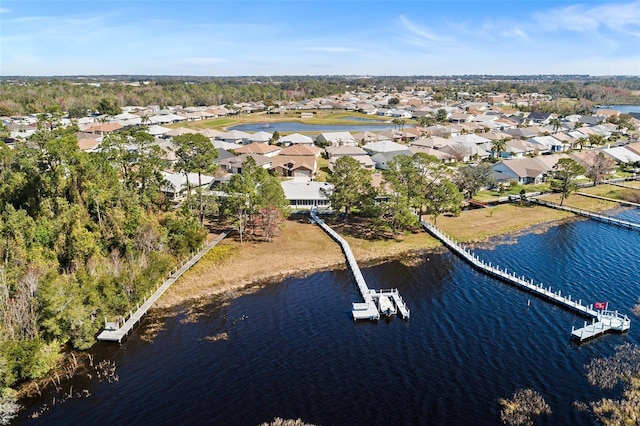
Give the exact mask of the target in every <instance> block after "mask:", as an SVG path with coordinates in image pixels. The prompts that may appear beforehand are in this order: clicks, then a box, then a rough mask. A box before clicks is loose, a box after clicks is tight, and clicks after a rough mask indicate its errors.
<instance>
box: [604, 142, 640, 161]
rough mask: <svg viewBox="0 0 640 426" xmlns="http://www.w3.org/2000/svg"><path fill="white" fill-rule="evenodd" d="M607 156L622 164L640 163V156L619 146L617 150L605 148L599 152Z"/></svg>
mask: <svg viewBox="0 0 640 426" xmlns="http://www.w3.org/2000/svg"><path fill="white" fill-rule="evenodd" d="M599 151H600V152H602V153H603V154H604V155H605V156H607V157H609V158H611V159H612V160H614V161H615V162H617V163H620V164H634V163H640V155H639V154H637V153H636V152H634V151H632V150H630V149H627V147H626V146H618V147H615V148H603V149H600V150H599Z"/></svg>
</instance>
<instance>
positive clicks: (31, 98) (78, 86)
mask: <svg viewBox="0 0 640 426" xmlns="http://www.w3.org/2000/svg"><path fill="white" fill-rule="evenodd" d="M639 89H640V78H632V77H628V78H622V77H619V78H606V79H604V78H595V77H589V76H521V77H518V76H494V77H491V76H461V77H451V76H440V77H438V76H422V77H421V76H412V77H402V76H398V77H394V76H385V77H356V76H281V77H275V76H271V77H191V76H180V77H166V76H165V77H162V76H104V77H100V76H94V77H67V78H63V77H57V78H53V77H52V78H42V77H41V78H35V77H33V78H28V77H3V78H2V91H0V116H3V115H4V116H11V115H21V114H33V113H43V112H45V111H46V109H47V108H48V107H51V106H53V105H57V106H58V107H59V108H61V109H62V110H63V111H66V112H68V113H69V114H70V115H71V116H72V117H81V116H84V115H86V114H87V113H88V112H94V111H97V112H100V113H108V114H111V115H113V113H114V112H117V109H118V108H119V107H122V106H126V105H132V106H147V105H160V106H161V107H166V106H175V105H182V106H204V105H232V104H234V103H239V102H251V101H254V102H258V101H262V102H264V103H265V105H267V106H271V105H277V104H279V103H284V102H289V101H295V100H302V99H309V98H314V97H324V96H329V95H337V94H342V93H345V92H346V91H347V90H349V91H360V90H368V91H376V92H378V91H382V92H386V93H389V94H395V93H398V92H402V91H404V90H425V91H428V92H431V93H433V95H434V99H437V100H444V99H450V100H455V99H457V96H458V93H464V92H470V93H473V94H474V95H475V94H480V95H482V94H488V93H493V92H503V93H508V94H514V95H517V94H524V93H534V92H535V93H541V94H546V95H551V96H553V97H554V98H556V99H557V98H572V99H576V100H577V101H586V102H587V103H586V104H582V106H584V105H587V107H590V106H592V105H593V104H600V103H609V104H611V103H621V104H638V103H640V96H638V95H637V90H639ZM634 91H635V92H634ZM589 103H591V104H589ZM105 106H107V108H105ZM582 109H583V110H586V109H587V108H582Z"/></svg>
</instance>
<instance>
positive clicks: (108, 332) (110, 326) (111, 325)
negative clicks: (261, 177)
mask: <svg viewBox="0 0 640 426" xmlns="http://www.w3.org/2000/svg"><path fill="white" fill-rule="evenodd" d="M229 232H230V230H227V231H224V232H222V233H221V234H220V235H218V237H217V238H216V239H215V240H213V241H211V242H210V243H209V244H207V245H205V246H204V247H203V249H202V250H200V251H199V252H198V253H196V254H195V255H194V256H193V257H191V258H190V259H188V260H187V261H185V262H184V263H183V264H182V265H181V266H180V267H179V268H177V269H175V270H173V271H172V272H171V273H170V274H169V276H168V277H167V279H166V280H165V281H164V282H163V283H162V284H161V285H160V286H158V288H157V289H156V291H155V292H154V293H153V294H151V295H150V296H149V298H148V299H146V300H145V301H144V303H143V304H142V305H141V306H139V307H138V309H137V310H136V311H135V312H131V311H130V312H129V317H128V318H127V319H126V320H125V319H124V318H121V319H117V320H116V321H114V322H109V321H107V319H106V318H105V320H104V323H105V324H104V325H105V327H104V330H103V331H102V333H100V334H99V335H98V340H99V341H105V342H118V343H120V342H122V339H124V337H125V336H126V335H127V334H129V332H130V331H131V329H132V328H133V327H134V326H135V325H136V324H137V323H138V322H140V320H141V319H142V317H143V316H144V315H145V314H146V313H147V311H148V310H149V309H150V308H151V306H153V304H154V303H155V302H156V301H157V300H158V299H159V298H160V296H162V295H163V294H164V292H165V291H167V289H168V288H169V287H171V284H173V283H174V282H176V281H177V280H178V278H180V277H181V276H182V274H184V273H185V272H187V271H188V270H189V269H190V268H191V267H192V266H193V265H195V264H196V263H197V262H198V261H199V260H200V259H202V257H203V256H204V255H205V254H207V253H208V252H209V250H211V249H212V248H214V247H215V246H216V245H217V244H218V243H219V242H220V241H222V240H223V239H224V238H225V237H226V236H227V235H228V234H229Z"/></svg>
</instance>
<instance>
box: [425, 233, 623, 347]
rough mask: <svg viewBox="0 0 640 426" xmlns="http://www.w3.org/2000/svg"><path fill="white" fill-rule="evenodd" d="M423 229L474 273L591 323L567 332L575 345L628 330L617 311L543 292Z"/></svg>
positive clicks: (531, 283)
mask: <svg viewBox="0 0 640 426" xmlns="http://www.w3.org/2000/svg"><path fill="white" fill-rule="evenodd" d="M422 226H423V228H424V229H425V230H426V231H427V232H428V233H429V234H431V235H432V236H434V237H435V238H437V239H438V240H440V242H442V244H444V245H445V246H446V247H447V248H448V249H449V250H451V251H452V252H454V253H455V254H456V255H458V256H459V257H460V258H462V259H463V260H465V261H466V262H467V263H469V264H470V265H471V266H473V267H474V268H476V269H477V270H479V271H481V272H484V273H486V274H488V275H490V276H493V277H495V278H498V279H500V280H501V281H505V282H508V283H510V284H513V285H515V286H516V287H518V288H521V289H523V290H526V291H528V292H530V293H533V294H535V295H536V296H538V297H540V298H543V299H545V300H549V301H551V302H552V303H554V304H556V305H558V306H560V307H562V308H565V309H568V310H571V311H574V312H577V313H578V314H581V315H583V316H585V317H587V318H590V319H591V323H587V322H586V321H585V324H584V327H583V328H580V329H577V330H576V329H575V327H572V328H571V337H572V338H575V339H577V340H579V341H583V340H587V339H591V338H593V337H597V336H599V335H601V334H604V333H606V332H608V331H619V332H625V331H627V330H629V327H630V326H631V320H630V319H629V317H628V316H627V315H622V314H620V313H618V312H617V311H609V310H598V309H594V307H593V305H586V304H583V303H582V300H581V299H578V300H577V301H576V299H575V298H572V297H571V295H569V296H563V295H562V291H561V290H558V291H557V292H554V291H552V289H551V286H549V287H548V288H545V287H544V286H543V285H542V283H540V284H535V283H534V282H533V279H531V280H526V279H525V277H524V276H522V277H519V276H517V275H516V273H515V272H511V273H508V272H507V269H506V268H505V269H500V267H498V266H492V265H491V263H485V262H484V261H483V260H481V259H479V258H478V257H477V256H476V255H475V254H473V253H471V251H469V250H467V249H464V248H462V247H461V246H460V245H459V244H457V243H455V242H454V241H453V240H451V239H450V238H449V237H447V236H446V235H445V234H443V233H442V232H440V231H439V230H438V229H437V228H436V227H435V226H433V225H430V224H428V223H427V222H424V221H423V222H422Z"/></svg>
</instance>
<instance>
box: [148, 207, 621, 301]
mask: <svg viewBox="0 0 640 426" xmlns="http://www.w3.org/2000/svg"><path fill="white" fill-rule="evenodd" d="M575 198H578V196H575ZM612 204H614V203H602V204H601V205H600V206H599V208H598V210H599V211H603V210H608V209H611V208H613V207H615V205H612ZM574 219H579V217H577V216H575V215H573V214H572V213H568V212H561V211H558V210H553V209H549V208H547V207H543V206H518V205H513V204H505V205H501V206H496V207H492V208H489V209H478V210H469V211H465V212H463V213H462V214H461V215H460V216H458V217H440V218H438V221H437V223H436V225H437V226H438V228H440V229H441V230H442V231H444V232H445V233H446V234H448V235H450V236H452V237H453V238H454V239H455V240H457V241H460V242H463V243H465V244H467V245H469V246H471V247H473V246H478V245H480V244H486V243H487V242H488V241H489V240H490V239H492V238H495V237H500V236H504V237H514V236H516V237H517V236H518V235H519V234H523V233H529V232H544V230H546V229H548V227H551V226H557V225H559V224H561V223H562V222H564V221H567V220H574ZM332 227H334V225H332ZM340 227H341V225H340V224H336V226H335V227H334V229H336V232H338V233H340V235H342V236H343V237H344V238H345V239H346V240H347V241H348V242H349V245H350V246H351V249H352V251H353V253H354V256H355V257H356V260H357V262H358V264H359V265H360V266H361V267H366V266H372V265H377V264H380V263H383V262H388V261H393V260H406V261H408V262H411V261H412V259H414V258H416V257H418V256H421V255H423V254H425V253H437V252H443V251H445V250H446V249H445V248H444V247H443V246H442V245H440V244H439V243H438V242H437V241H436V240H435V239H434V238H432V237H431V236H429V235H428V234H427V233H426V232H424V231H423V230H422V229H420V230H419V231H418V232H416V233H413V234H409V235H403V236H399V237H397V238H394V239H389V240H378V241H369V240H364V239H359V238H354V237H352V236H350V235H348V234H347V233H343V232H341V230H340ZM541 229H543V230H542V231H541ZM234 237H235V236H234V235H232V236H231V237H228V238H227V239H225V240H223V241H222V242H221V243H220V244H219V246H220V247H221V250H223V251H225V252H226V255H225V256H223V258H214V259H211V258H209V257H208V256H205V258H203V259H202V260H201V261H200V262H199V263H198V264H196V265H194V267H193V268H192V269H191V270H190V271H189V272H188V273H187V274H185V275H184V276H183V277H181V278H180V280H178V281H177V282H176V283H175V284H174V285H173V286H172V287H171V288H169V290H167V292H166V293H165V294H164V295H163V296H162V298H160V299H159V300H158V301H157V302H156V306H154V308H159V309H172V308H176V307H179V306H181V305H184V304H188V303H190V302H197V301H199V300H202V299H207V298H212V297H214V296H220V295H225V296H227V297H231V298H233V297H234V296H235V295H237V294H238V293H241V292H242V290H246V289H247V288H249V287H253V286H256V287H259V286H260V285H261V284H265V283H270V282H273V281H276V280H284V279H286V278H291V277H305V276H309V275H311V274H314V273H316V272H320V271H326V270H330V269H332V268H339V269H344V268H346V260H345V258H344V254H343V253H342V251H341V249H340V247H339V245H338V244H336V243H335V241H333V240H332V239H331V238H330V237H329V236H328V235H327V234H326V233H325V232H324V231H322V229H320V227H318V226H317V225H314V224H310V223H308V221H307V223H305V222H304V221H303V219H302V218H301V217H300V218H298V220H295V219H289V220H287V221H286V225H285V227H284V229H283V233H282V235H281V236H279V237H277V238H276V239H274V240H273V241H272V242H271V243H269V242H253V241H249V242H247V241H245V242H244V243H243V244H242V245H240V243H239V241H237V240H235V238H234ZM225 298H226V297H225Z"/></svg>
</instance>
